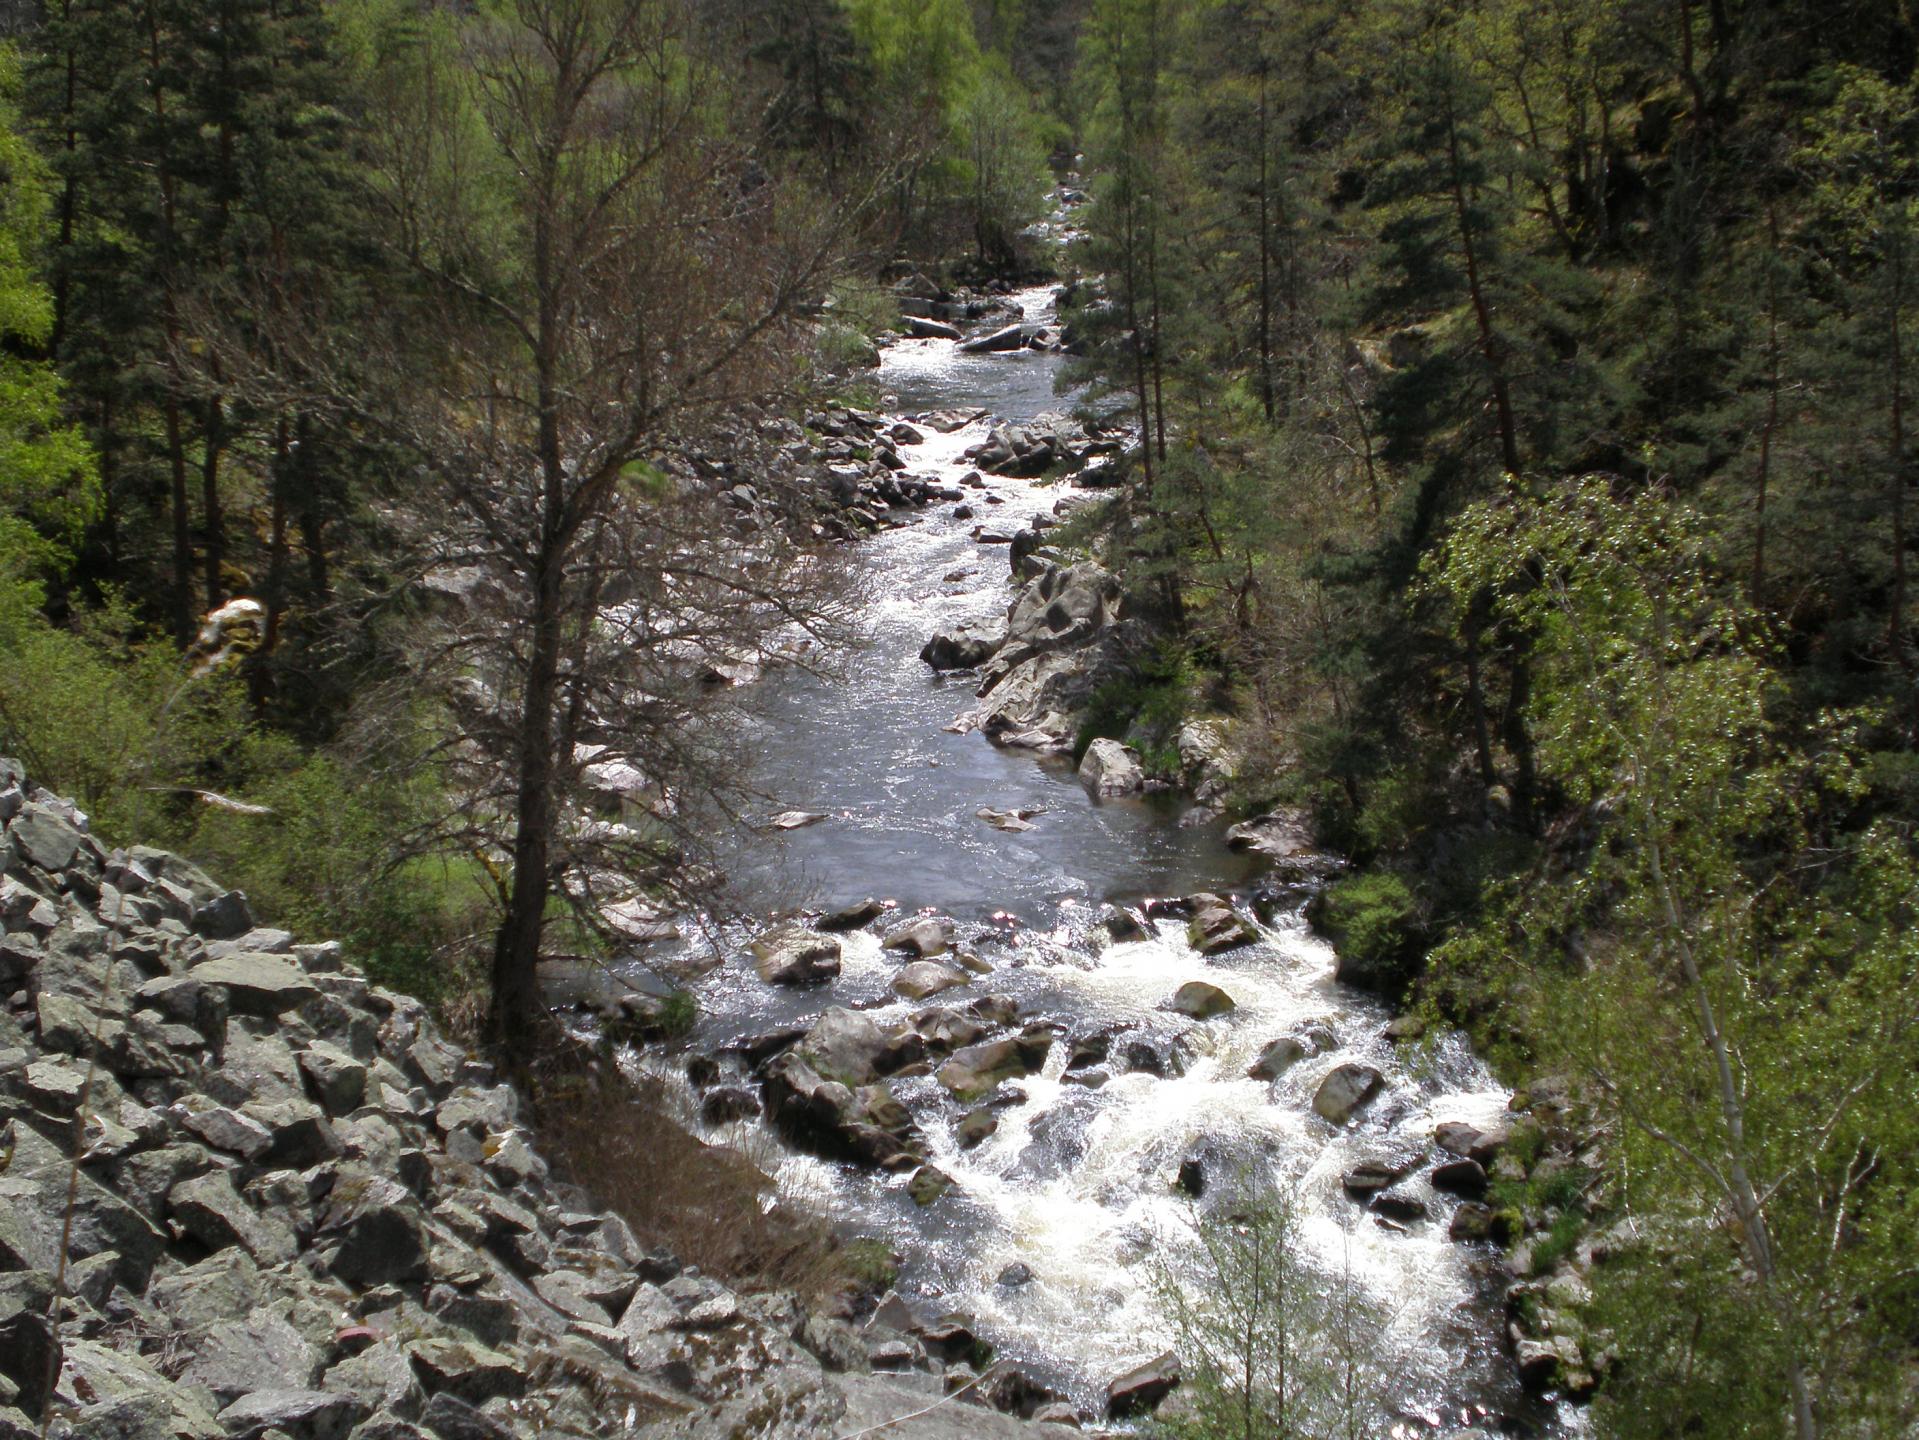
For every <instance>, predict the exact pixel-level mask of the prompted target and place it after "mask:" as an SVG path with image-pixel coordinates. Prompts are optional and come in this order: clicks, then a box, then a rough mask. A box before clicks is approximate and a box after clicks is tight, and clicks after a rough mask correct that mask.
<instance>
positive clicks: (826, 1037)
mask: <svg viewBox="0 0 1919 1440" xmlns="http://www.w3.org/2000/svg"><path fill="white" fill-rule="evenodd" d="M923 1046H924V1042H922V1041H921V1040H920V1039H919V1037H918V1036H917V1035H915V1034H913V1033H912V1032H911V1031H899V1030H883V1029H881V1028H880V1025H879V1022H878V1021H876V1020H874V1019H873V1017H872V1016H870V1015H867V1014H864V1013H862V1012H861V1011H858V1010H848V1009H845V1008H844V1007H841V1006H835V1007H834V1008H832V1009H830V1010H827V1011H826V1012H825V1013H824V1014H822V1015H821V1016H820V1018H819V1019H818V1020H817V1021H815V1022H814V1024H813V1028H812V1029H811V1030H809V1031H807V1033H806V1038H805V1039H804V1040H802V1041H801V1042H800V1046H799V1050H800V1054H801V1055H802V1056H804V1057H805V1059H806V1061H807V1062H808V1063H809V1064H810V1065H812V1066H813V1068H814V1069H816V1070H817V1071H818V1072H819V1073H820V1074H821V1075H822V1076H824V1077H825V1078H827V1079H830V1080H838V1081H839V1082H841V1083H842V1084H845V1085H864V1084H867V1083H869V1082H871V1081H873V1080H877V1079H878V1078H879V1077H880V1076H881V1075H886V1074H891V1073H892V1072H893V1071H895V1070H898V1069H899V1068H901V1067H902V1066H904V1065H907V1064H910V1063H911V1062H912V1060H914V1059H917V1058H918V1053H917V1052H918V1051H919V1050H921V1049H923Z"/></svg>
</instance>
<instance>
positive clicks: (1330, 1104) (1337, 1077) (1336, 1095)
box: [1313, 1064, 1385, 1125]
mask: <svg viewBox="0 0 1919 1440" xmlns="http://www.w3.org/2000/svg"><path fill="white" fill-rule="evenodd" d="M1384 1084H1385V1077H1384V1076H1382V1075H1381V1074H1380V1073H1379V1072H1378V1071H1377V1070H1375V1069H1373V1068H1372V1066H1370V1065H1358V1064H1345V1065H1337V1066H1335V1067H1334V1068H1333V1070H1332V1071H1331V1073H1330V1074H1328V1075H1327V1076H1326V1078H1325V1079H1324V1080H1322V1081H1320V1082H1319V1088H1318V1089H1317V1090H1316V1091H1314V1092H1313V1110H1314V1112H1315V1113H1317V1114H1318V1115H1319V1116H1320V1117H1321V1118H1322V1119H1326V1120H1330V1121H1332V1123H1333V1124H1335V1125H1344V1124H1345V1123H1346V1122H1347V1121H1349V1120H1351V1119H1352V1118H1353V1116H1354V1115H1356V1114H1357V1113H1358V1112H1359V1111H1360V1110H1361V1109H1363V1108H1364V1107H1365V1106H1366V1105H1367V1104H1369V1103H1370V1102H1371V1101H1372V1099H1373V1098H1374V1097H1375V1096H1376V1095H1378V1094H1379V1092H1380V1090H1381V1088H1382V1087H1383V1086H1384Z"/></svg>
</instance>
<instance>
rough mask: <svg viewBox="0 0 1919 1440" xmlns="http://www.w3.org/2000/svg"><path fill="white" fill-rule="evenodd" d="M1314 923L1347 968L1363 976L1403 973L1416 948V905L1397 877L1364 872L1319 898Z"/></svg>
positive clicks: (1343, 881) (1417, 930) (1414, 898)
mask: <svg viewBox="0 0 1919 1440" xmlns="http://www.w3.org/2000/svg"><path fill="white" fill-rule="evenodd" d="M1319 923H1320V926H1321V928H1322V929H1324V930H1325V931H1326V932H1327V933H1328V934H1329V935H1331V936H1332V937H1333V941H1334V943H1335V944H1336V945H1338V947H1339V952H1340V956H1341V958H1342V959H1343V960H1344V961H1346V962H1347V963H1348V964H1349V965H1350V966H1352V967H1354V968H1355V969H1356V970H1357V971H1359V972H1360V973H1364V974H1369V975H1379V976H1385V975H1390V974H1393V973H1396V972H1398V971H1400V970H1402V969H1403V968H1404V966H1405V963H1406V961H1407V959H1408V958H1409V956H1410V955H1411V954H1412V952H1413V951H1414V949H1415V948H1416V945H1417V942H1418V937H1419V932H1420V926H1421V918H1420V908H1419V901H1418V898H1417V897H1416V896H1415V895H1414V894H1413V891H1412V887H1411V886H1409V885H1408V884H1407V883H1406V882H1405V881H1404V880H1403V879H1401V878H1400V877H1399V876H1398V875H1395V874H1393V873H1392V872H1391V871H1388V870H1368V871H1365V872H1363V873H1361V874H1358V875H1353V876H1349V877H1347V878H1346V879H1344V880H1341V881H1339V882H1338V883H1337V884H1336V885H1334V886H1332V888H1330V889H1329V890H1327V891H1326V892H1325V896H1324V898H1323V900H1322V901H1321V902H1320V912H1319Z"/></svg>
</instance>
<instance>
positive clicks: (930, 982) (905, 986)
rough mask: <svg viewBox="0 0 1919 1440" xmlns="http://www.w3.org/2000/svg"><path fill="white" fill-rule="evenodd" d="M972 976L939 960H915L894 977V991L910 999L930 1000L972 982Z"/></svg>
mask: <svg viewBox="0 0 1919 1440" xmlns="http://www.w3.org/2000/svg"><path fill="white" fill-rule="evenodd" d="M972 978H973V977H972V976H971V975H968V974H967V973H966V972H965V971H964V970H958V969H955V968H954V967H953V966H951V965H942V964H941V963H940V962H939V961H937V960H915V961H913V962H912V963H911V964H910V965H904V966H902V967H901V968H900V972H899V974H897V975H895V976H894V977H893V993H894V994H896V995H901V996H904V997H905V998H906V999H908V1000H930V999H932V997H933V996H935V995H938V994H939V993H940V992H942V991H945V990H952V989H955V988H957V987H958V986H961V985H965V984H968V983H970V982H971V980H972Z"/></svg>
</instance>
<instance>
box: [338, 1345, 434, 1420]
mask: <svg viewBox="0 0 1919 1440" xmlns="http://www.w3.org/2000/svg"><path fill="white" fill-rule="evenodd" d="M320 1388H321V1389H323V1390H331V1391H334V1392H335V1393H337V1394H341V1395H351V1396H352V1397H353V1398H354V1399H356V1400H358V1401H359V1402H360V1403H361V1404H362V1405H364V1406H366V1408H367V1409H368V1410H369V1411H386V1412H388V1413H390V1414H394V1415H399V1416H401V1417H403V1418H406V1419H417V1418H418V1417H419V1415H420V1411H421V1409H422V1407H423V1406H424V1405H425V1404H426V1392H425V1390H424V1389H423V1388H422V1387H421V1385H420V1381H419V1377H418V1376H416V1375H415V1374H414V1373H413V1364H412V1362H411V1361H410V1360H408V1358H407V1354H406V1351H405V1350H404V1349H403V1348H402V1347H401V1346H400V1344H399V1342H398V1341H396V1340H390V1339H389V1340H379V1341H376V1342H374V1343H373V1344H372V1345H369V1346H368V1347H367V1348H366V1349H364V1350H362V1351H361V1352H360V1353H359V1354H358V1355H354V1356H351V1357H349V1358H348V1359H345V1360H342V1361H340V1362H339V1364H337V1365H335V1366H333V1367H332V1368H331V1369H330V1370H328V1371H327V1372H326V1376H325V1378H324V1379H323V1380H322V1381H321V1382H320Z"/></svg>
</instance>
